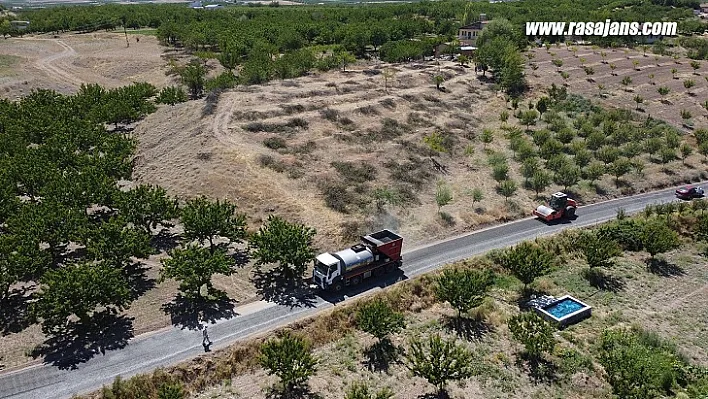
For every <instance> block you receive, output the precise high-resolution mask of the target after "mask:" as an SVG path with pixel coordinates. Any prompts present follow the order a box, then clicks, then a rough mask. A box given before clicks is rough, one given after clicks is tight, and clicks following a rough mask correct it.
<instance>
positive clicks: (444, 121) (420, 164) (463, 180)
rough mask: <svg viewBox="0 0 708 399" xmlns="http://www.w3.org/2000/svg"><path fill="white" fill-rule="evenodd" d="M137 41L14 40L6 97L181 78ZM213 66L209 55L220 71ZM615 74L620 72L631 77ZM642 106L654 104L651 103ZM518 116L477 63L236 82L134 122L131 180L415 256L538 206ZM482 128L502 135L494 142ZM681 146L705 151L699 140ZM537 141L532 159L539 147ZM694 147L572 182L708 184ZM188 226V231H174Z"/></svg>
mask: <svg viewBox="0 0 708 399" xmlns="http://www.w3.org/2000/svg"><path fill="white" fill-rule="evenodd" d="M35 39H36V40H35ZM129 39H130V40H131V42H130V47H128V48H126V47H125V37H124V36H123V35H122V34H119V33H96V34H88V35H75V34H63V35H61V36H60V37H59V38H58V39H55V38H54V37H52V36H47V35H43V36H37V37H26V38H22V39H9V40H6V41H4V42H3V51H4V54H6V56H5V57H4V58H3V59H2V60H0V90H2V91H1V92H0V93H1V94H2V95H3V96H5V97H7V98H11V99H12V98H17V97H19V96H22V95H24V94H27V93H29V91H31V90H32V89H34V88H50V89H54V90H57V91H58V92H61V93H71V92H74V91H76V90H77V89H78V87H79V86H80V85H81V84H82V83H98V84H101V85H105V86H106V87H118V86H122V85H125V84H129V83H131V82H133V81H147V82H149V83H152V84H154V85H155V86H157V87H158V88H162V87H165V86H168V85H172V84H175V82H176V80H175V78H174V77H171V76H168V75H167V74H166V72H167V71H168V65H167V64H168V62H167V60H166V57H163V56H164V55H165V52H166V50H165V49H164V48H161V47H160V46H159V44H158V43H157V40H156V38H154V37H152V36H147V35H144V36H140V41H139V42H137V41H135V36H133V35H131V36H129ZM562 51H565V50H562V49H560V50H558V52H559V53H561V52H562ZM170 53H173V52H170ZM536 53H537V55H536V58H534V62H537V63H539V66H540V68H539V69H538V71H536V72H537V73H538V74H539V76H541V77H540V78H539V81H535V80H533V79H532V80H531V82H532V84H533V86H534V92H533V93H532V94H533V95H532V97H531V100H533V101H535V99H536V98H538V97H539V96H541V95H542V89H543V87H541V85H540V83H539V82H540V81H542V80H540V79H542V76H544V75H542V74H547V75H545V76H552V74H553V73H556V72H555V69H556V68H555V67H549V66H547V65H545V64H541V62H544V61H543V55H544V53H545V50H544V51H537V52H536ZM170 55H171V56H172V57H175V59H176V60H178V61H184V60H185V59H186V58H187V56H186V55H185V54H180V53H174V54H170ZM570 56H571V57H572V54H571V55H570ZM588 59H589V58H588ZM645 59H646V58H645ZM667 62H668V61H667ZM671 62H673V60H671ZM216 64H218V63H217V62H215V61H214V60H210V61H209V65H210V66H212V71H213V72H215V71H216V70H217V69H218V68H216V67H215V65H216ZM568 64H570V61H569V62H568ZM618 65H619V62H618ZM629 65H631V63H630V64H629ZM682 65H683V70H682V71H683V72H682V73H684V74H686V73H688V72H687V70H686V65H687V61H684V63H683V64H682ZM704 68H705V67H704ZM597 69H598V72H596V74H599V73H600V72H599V70H600V69H599V68H597ZM580 72H581V73H582V70H580ZM618 73H620V74H621V73H623V72H622V71H621V68H620V70H619V72H618ZM438 74H440V75H442V76H443V77H444V82H443V84H442V86H443V87H444V91H439V90H436V87H435V83H434V81H433V77H434V76H435V75H438ZM528 74H529V75H530V72H528ZM575 75H577V71H576V72H575V73H574V75H572V76H575ZM658 76H659V74H658V73H657V77H658ZM669 78H670V77H669ZM576 79H577V82H570V83H569V92H570V93H573V92H574V90H576V89H575V87H576V83H577V87H578V89H577V90H579V92H580V93H587V97H588V98H590V99H593V100H594V98H593V96H592V95H591V92H592V90H591V89H592V87H591V86H590V84H589V83H588V88H587V92H585V91H583V90H585V89H583V87H584V86H583V84H584V83H583V82H584V80H583V78H582V77H581V76H577V77H576ZM596 79H599V76H596ZM636 80H639V78H637V79H636ZM657 80H658V78H657ZM545 81H550V80H545ZM556 81H558V80H556ZM696 82H697V87H695V88H693V91H694V92H696V93H699V94H698V96H699V97H700V93H705V91H701V90H705V84H706V82H705V81H703V82H701V81H699V80H698V79H696ZM586 83H587V82H586ZM658 84H659V83H657V85H658ZM674 86H675V85H674ZM674 86H672V87H673V89H672V92H671V95H670V96H669V97H670V98H671V99H670V101H672V102H673V103H674V104H675V105H677V104H680V105H678V106H679V107H681V106H685V107H686V108H687V109H690V110H691V112H692V113H694V115H696V117H695V120H696V127H699V126H704V125H701V123H704V122H702V121H701V118H700V117H698V115H702V114H700V112H699V111H700V110H698V109H697V108H696V107H695V106H693V107H692V108H689V106H691V104H692V101H697V100H693V99H691V98H689V99H684V98H683V97H681V96H679V95H678V93H679V89H678V88H676V87H674ZM608 90H611V88H610V84H608ZM618 96H625V97H626V96H629V97H627V99H625V100H621V99H619V98H618V99H615V97H610V98H608V99H603V100H602V101H607V104H608V105H617V106H622V107H624V108H633V106H632V105H633V103H631V102H630V101H629V100H631V97H633V95H630V94H626V95H625V94H624V93H620V94H618ZM646 98H647V99H649V98H651V97H650V95H649V94H646ZM628 99H629V100H628ZM528 101H529V100H524V101H523V102H522V104H521V106H522V107H525V106H526V104H527V103H528ZM612 101H616V102H614V103H613V102H612ZM627 104H629V105H630V106H629V107H627ZM684 104H685V105H684ZM659 105H663V104H659ZM694 105H695V104H694ZM646 106H647V107H648V112H647V113H650V114H651V115H652V116H654V117H657V118H659V117H661V115H662V114H661V112H662V109H660V108H661V107H659V108H657V110H656V111H654V110H653V109H652V108H651V107H653V106H655V104H653V103H652V102H651V101H648V104H647V105H646ZM667 108H674V107H667ZM502 110H506V111H507V112H508V113H509V114H511V116H510V117H509V120H508V121H507V122H504V123H503V122H501V121H500V112H501V111H502ZM514 112H515V111H514V109H513V108H512V106H511V105H510V104H509V103H508V102H506V101H505V99H504V98H503V96H502V95H500V94H499V93H498V92H496V91H494V90H493V88H492V85H491V84H490V83H488V82H487V81H486V80H485V79H483V78H481V75H477V74H475V72H474V69H473V68H470V67H463V66H460V65H457V64H456V63H453V62H450V61H442V62H441V63H440V64H439V65H437V64H435V63H434V62H421V63H409V64H376V63H369V64H367V63H363V62H362V63H358V64H356V65H352V66H351V67H349V68H347V71H336V72H326V73H313V74H311V75H310V76H306V77H301V78H297V79H291V80H285V81H274V82H271V83H268V84H264V85H260V86H240V87H237V88H236V89H233V90H229V91H226V92H224V93H222V94H221V95H220V96H218V98H217V97H214V96H208V97H207V98H206V99H202V100H195V101H188V102H186V103H182V104H177V105H175V106H165V107H161V108H160V109H159V110H158V111H157V112H156V113H153V114H151V115H149V116H148V117H147V118H145V119H144V120H143V121H141V122H139V123H137V124H136V125H135V126H134V130H133V135H134V136H135V137H136V138H137V139H138V143H139V145H138V152H137V156H136V159H135V171H134V177H135V181H136V182H137V183H150V184H158V185H160V186H162V187H164V188H166V189H167V190H168V192H169V193H170V194H171V195H175V196H178V197H180V198H182V199H186V198H193V197H195V196H197V195H200V194H205V195H208V196H210V197H215V198H222V199H224V198H225V199H230V200H232V201H234V202H235V203H236V204H237V205H238V206H239V210H240V211H242V212H245V213H246V214H247V215H248V217H249V223H250V227H251V228H253V229H255V228H257V227H258V226H259V225H260V224H261V222H262V221H264V220H265V219H266V218H267V216H268V215H269V214H271V213H275V214H278V215H281V216H284V217H286V218H287V219H289V220H296V221H300V222H303V223H305V224H307V225H309V226H312V227H315V228H316V229H317V231H318V235H317V237H316V240H315V244H316V246H317V247H318V249H320V250H323V251H324V250H335V249H341V248H343V247H344V246H346V245H349V244H350V243H351V242H352V239H353V237H354V236H356V235H357V234H360V233H363V232H368V231H372V230H373V229H379V228H384V227H385V228H391V229H395V230H397V231H398V232H399V233H400V234H401V235H403V236H404V237H405V239H406V245H407V246H410V247H413V246H415V245H417V244H421V243H424V242H428V241H431V240H433V239H438V238H444V237H449V236H452V235H455V234H459V233H462V232H466V231H471V230H474V229H477V228H480V227H482V226H486V225H489V224H492V223H497V222H501V221H505V220H510V219H514V218H519V217H524V216H527V215H528V214H529V211H530V210H531V209H533V208H534V207H535V206H536V205H537V204H539V203H540V201H542V199H541V198H536V192H535V190H533V189H531V188H527V187H525V186H524V184H523V182H524V180H525V177H524V176H522V171H521V165H522V163H521V162H520V160H518V159H515V154H514V152H513V151H512V150H511V149H510V148H509V144H510V142H509V140H508V139H507V135H506V133H508V132H505V131H504V130H502V129H501V126H502V125H504V126H508V127H516V128H518V129H521V130H522V131H523V130H525V126H523V124H522V123H521V122H520V120H519V119H518V118H517V117H515V116H514ZM664 112H665V115H666V120H667V121H669V122H671V123H680V117H677V115H670V112H668V111H664ZM674 113H676V112H674ZM559 114H561V116H562V118H565V120H566V121H567V123H568V124H570V123H571V122H572V120H573V118H574V117H575V116H577V115H571V113H565V111H562V110H561V111H559ZM676 114H677V113H676ZM672 118H673V119H672ZM677 118H678V119H677ZM628 123H629V122H628ZM631 123H638V122H637V121H632V122H631ZM545 127H547V123H546V122H542V121H538V122H537V123H535V125H531V126H529V127H528V130H529V132H526V133H524V134H525V135H526V136H528V138H527V140H529V141H531V139H530V137H532V135H531V134H530V133H531V132H532V131H537V130H541V129H543V128H545ZM485 129H488V131H489V132H491V133H490V134H484V133H483V132H484V131H485ZM483 136H484V137H485V138H484V141H486V142H483V139H482V137H483ZM526 136H525V137H526ZM660 138H661V139H662V140H663V139H664V137H663V136H662V137H660ZM577 141H583V139H582V138H579V139H578V140H577ZM680 141H681V142H686V143H687V144H688V145H690V146H692V148H696V147H697V145H696V140H695V138H694V137H692V136H690V135H686V136H682V137H681V138H680ZM566 144H567V145H569V143H566ZM534 145H535V144H534ZM537 147H540V146H536V147H534V149H535V151H537V150H540V148H537ZM675 150H676V149H675ZM696 152H697V151H695V150H694V151H693V153H692V154H690V155H688V156H687V157H686V159H684V160H681V159H679V158H678V156H677V157H676V159H671V160H669V161H668V162H667V163H663V161H659V160H658V158H657V156H656V155H653V156H652V155H649V154H646V153H644V152H641V151H640V153H639V154H636V156H635V158H637V159H639V160H641V161H642V162H643V165H644V166H643V168H642V169H641V171H639V170H633V171H631V172H629V173H627V174H626V175H624V176H622V177H621V178H620V179H619V181H618V182H615V178H614V177H612V176H610V175H607V174H605V175H604V176H603V177H601V178H600V179H598V180H597V181H595V182H593V183H592V184H591V183H590V181H589V180H588V179H580V180H579V181H578V182H577V184H572V185H570V186H571V187H568V188H569V189H570V190H569V191H570V192H571V193H572V195H573V196H574V197H575V198H577V199H578V200H580V201H581V202H583V203H589V202H592V201H597V200H601V199H607V198H611V197H614V196H618V195H622V194H630V193H636V192H641V191H645V190H649V189H651V188H656V187H665V186H668V185H671V184H676V183H679V182H682V181H691V180H694V181H695V180H699V179H700V178H701V176H704V175H705V170H706V167H705V163H704V158H705V157H704V156H703V155H700V154H698V153H696ZM500 159H503V160H504V161H503V162H502V163H504V164H506V165H507V167H508V172H507V174H506V179H500V180H513V181H514V182H515V183H516V184H517V186H518V188H517V190H516V192H514V193H513V194H512V195H510V196H508V198H505V196H504V195H502V193H500V192H499V183H498V182H497V181H495V179H494V178H493V174H494V171H495V166H496V165H497V164H494V165H492V164H491V163H490V161H492V160H495V162H500ZM436 165H437V167H436ZM640 176H641V177H642V178H637V177H640ZM704 177H705V176H704ZM440 186H442V187H445V188H447V189H448V190H449V192H450V194H451V197H452V199H451V201H449V203H448V204H445V205H443V206H441V207H439V206H438V204H437V203H436V193H437V191H438V190H439V189H438V187H440ZM562 188H563V186H562V185H561V184H555V183H552V184H548V185H547V186H546V187H544V188H543V189H542V190H540V191H541V194H542V197H546V196H547V195H548V194H550V193H551V192H554V191H557V190H560V189H562ZM476 192H478V193H481V196H477V195H476ZM476 197H477V198H476ZM479 197H481V198H479ZM439 208H440V209H439ZM441 212H442V213H441ZM579 214H581V213H580V212H579ZM179 231H180V230H179V226H178V227H177V229H176V230H175V232H177V233H179ZM163 256H164V253H162V254H160V255H157V256H152V257H151V258H150V259H148V260H147V261H145V262H144V263H145V265H146V266H148V267H149V271H148V273H147V277H148V278H150V279H155V280H156V279H157V277H158V274H159V269H160V267H161V266H160V263H159V259H160V258H161V257H163ZM214 283H215V287H216V288H218V289H221V290H223V291H224V292H226V293H227V294H228V295H229V297H230V298H232V299H234V300H235V301H237V302H238V303H244V302H247V301H249V300H252V299H254V298H256V297H257V296H258V295H259V289H258V288H257V287H256V285H255V283H254V281H253V267H252V265H250V264H249V265H246V266H244V267H243V268H241V269H240V270H239V271H238V272H237V273H235V274H234V275H232V276H229V277H224V276H219V277H216V278H215V279H214ZM176 293H177V284H176V283H175V282H174V281H167V282H164V283H159V284H156V285H155V287H154V288H152V289H151V290H149V291H148V292H147V293H146V294H145V295H143V296H141V297H140V298H139V299H138V300H136V301H135V302H134V303H133V305H132V306H131V308H130V309H128V310H127V311H126V314H127V315H128V316H129V317H133V318H134V321H133V325H134V333H135V335H137V334H141V333H144V332H148V331H154V330H156V329H159V328H163V327H166V326H169V325H170V323H171V319H170V317H169V316H168V315H167V314H166V313H165V312H164V311H163V310H162V309H161V308H162V305H163V304H165V303H166V302H169V301H170V300H171V299H172V298H173V297H174V296H175V294H176ZM44 338H45V337H44V336H43V335H42V333H41V331H40V328H39V326H38V325H33V326H31V327H29V328H27V329H25V330H23V331H22V332H20V333H17V334H11V335H9V336H7V337H3V340H2V342H1V343H0V353H2V356H3V362H4V364H5V366H6V367H8V368H14V367H20V366H23V365H27V364H29V363H31V362H33V361H38V360H35V359H34V358H33V356H31V353H32V351H33V349H34V348H35V347H36V346H37V345H39V344H40V343H41V342H43V341H44Z"/></svg>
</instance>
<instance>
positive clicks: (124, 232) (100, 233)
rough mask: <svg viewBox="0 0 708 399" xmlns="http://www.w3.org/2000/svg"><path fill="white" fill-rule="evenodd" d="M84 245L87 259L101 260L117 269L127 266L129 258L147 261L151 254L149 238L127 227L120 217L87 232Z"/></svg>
mask: <svg viewBox="0 0 708 399" xmlns="http://www.w3.org/2000/svg"><path fill="white" fill-rule="evenodd" d="M85 244H86V253H87V255H88V258H89V259H91V260H103V261H105V262H106V263H107V264H109V265H111V266H114V267H117V268H123V267H125V266H127V265H128V263H129V261H130V258H131V257H135V258H140V259H147V258H148V256H150V254H151V253H152V247H151V246H150V236H148V234H147V233H145V232H144V231H142V230H140V229H137V228H134V227H130V226H128V224H127V223H126V221H125V219H123V218H121V217H113V218H111V219H110V220H108V221H107V222H104V223H101V224H100V225H99V226H98V227H96V228H93V229H90V230H88V232H87V234H86V239H85Z"/></svg>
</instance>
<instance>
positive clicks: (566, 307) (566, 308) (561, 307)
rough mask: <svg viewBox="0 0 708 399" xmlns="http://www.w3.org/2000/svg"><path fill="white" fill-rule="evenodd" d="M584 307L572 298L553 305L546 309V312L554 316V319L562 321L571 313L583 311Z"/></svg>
mask: <svg viewBox="0 0 708 399" xmlns="http://www.w3.org/2000/svg"><path fill="white" fill-rule="evenodd" d="M582 308H583V305H581V304H580V303H578V302H577V301H574V300H572V299H570V298H566V299H563V300H562V301H560V302H556V303H554V304H553V305H551V306H549V307H547V308H544V310H545V311H546V312H548V313H550V314H552V315H553V317H556V318H558V319H561V318H563V317H565V316H567V315H569V314H571V313H574V312H577V311H578V310H580V309H582Z"/></svg>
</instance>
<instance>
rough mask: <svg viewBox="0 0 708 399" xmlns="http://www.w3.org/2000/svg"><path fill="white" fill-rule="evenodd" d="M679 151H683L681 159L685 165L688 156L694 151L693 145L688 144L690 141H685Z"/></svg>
mask: <svg viewBox="0 0 708 399" xmlns="http://www.w3.org/2000/svg"><path fill="white" fill-rule="evenodd" d="M679 151H681V160H682V161H683V164H684V165H685V164H686V158H688V157H690V156H691V154H692V153H693V147H691V146H690V145H688V143H683V144H681V147H680V148H679Z"/></svg>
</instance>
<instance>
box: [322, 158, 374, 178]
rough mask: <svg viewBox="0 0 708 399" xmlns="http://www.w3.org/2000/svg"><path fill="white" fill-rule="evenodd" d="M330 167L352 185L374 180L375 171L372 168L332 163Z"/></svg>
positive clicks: (364, 165)
mask: <svg viewBox="0 0 708 399" xmlns="http://www.w3.org/2000/svg"><path fill="white" fill-rule="evenodd" d="M331 165H332V167H333V168H334V169H336V170H337V172H338V173H339V174H340V175H341V176H342V177H343V178H345V179H347V180H349V181H351V182H354V183H365V182H367V181H371V180H375V179H376V174H377V170H376V168H375V167H374V166H372V165H369V164H365V163H362V164H360V165H359V166H357V165H356V164H355V163H354V162H338V161H335V162H332V164H331Z"/></svg>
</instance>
